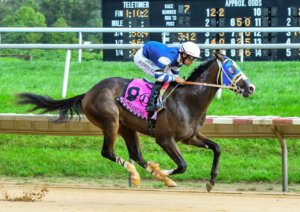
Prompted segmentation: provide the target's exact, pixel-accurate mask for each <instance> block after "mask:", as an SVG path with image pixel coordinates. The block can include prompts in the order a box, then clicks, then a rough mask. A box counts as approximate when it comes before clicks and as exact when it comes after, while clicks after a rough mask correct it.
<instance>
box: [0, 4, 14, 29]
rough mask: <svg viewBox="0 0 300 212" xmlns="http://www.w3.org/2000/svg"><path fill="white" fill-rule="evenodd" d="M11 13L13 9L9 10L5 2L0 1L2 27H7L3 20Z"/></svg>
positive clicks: (0, 24)
mask: <svg viewBox="0 0 300 212" xmlns="http://www.w3.org/2000/svg"><path fill="white" fill-rule="evenodd" d="M10 13H11V8H9V7H8V6H7V5H6V4H5V3H4V2H1V1H0V26H3V27H5V25H4V24H3V20H4V18H5V17H6V16H8V15H9V14H10Z"/></svg>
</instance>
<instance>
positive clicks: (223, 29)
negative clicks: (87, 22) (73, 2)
mask: <svg viewBox="0 0 300 212" xmlns="http://www.w3.org/2000/svg"><path fill="white" fill-rule="evenodd" d="M1 32H95V33H97V32H157V33H163V32H203V33H206V32H300V27H208V28H205V27H202V28H200V27H199V28H198V27H189V28H186V27H184V28H179V27H177V28H163V27H158V28H113V27H111V28H61V27H47V28H44V27H0V33H1Z"/></svg>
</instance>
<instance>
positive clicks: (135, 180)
mask: <svg viewBox="0 0 300 212" xmlns="http://www.w3.org/2000/svg"><path fill="white" fill-rule="evenodd" d="M130 179H131V182H132V184H133V185H134V186H135V187H139V186H140V184H141V178H140V176H139V175H137V176H132V177H131V178H130Z"/></svg>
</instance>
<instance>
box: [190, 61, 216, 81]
mask: <svg viewBox="0 0 300 212" xmlns="http://www.w3.org/2000/svg"><path fill="white" fill-rule="evenodd" d="M215 60H216V58H214V59H212V60H209V61H207V62H205V63H202V64H201V65H199V66H197V67H196V68H195V69H194V70H193V72H192V73H191V74H190V76H189V77H188V78H187V81H195V80H196V79H197V78H198V77H199V76H200V75H201V74H202V73H203V72H204V70H206V69H207V68H208V67H209V66H210V65H211V64H212V63H213V62H214V61H215Z"/></svg>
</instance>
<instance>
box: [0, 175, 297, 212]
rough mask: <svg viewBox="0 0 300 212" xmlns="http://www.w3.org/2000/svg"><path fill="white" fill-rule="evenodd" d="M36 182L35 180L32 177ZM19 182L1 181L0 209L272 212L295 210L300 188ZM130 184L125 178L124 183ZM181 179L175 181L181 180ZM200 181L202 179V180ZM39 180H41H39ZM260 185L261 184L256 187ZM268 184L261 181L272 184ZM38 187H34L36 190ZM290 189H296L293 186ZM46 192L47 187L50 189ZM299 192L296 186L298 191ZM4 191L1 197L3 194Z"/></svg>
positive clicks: (5, 211) (3, 211)
mask: <svg viewBox="0 0 300 212" xmlns="http://www.w3.org/2000/svg"><path fill="white" fill-rule="evenodd" d="M33 181H34V180H33ZM33 181H30V182H27V183H22V184H20V183H19V185H18V183H17V182H16V181H0V184H2V188H0V190H1V191H2V193H1V192H0V212H18V211H20V212H21V211H22V212H27V211H28V212H29V211H30V212H31V211H39V212H40V211H42V212H48V211H49V212H50V211H51V212H53V211H64V212H68V211H72V212H73V211H78V212H80V211H84V212H89V211H101V212H102V211H124V212H126V211H128V212H129V211H130V212H135V211H143V212H153V211H164V212H165V211H172V212H174V211H201V212H202V211H203V212H206V211H207V212H208V211H209V212H241V211H243V212H244V211H245V212H248V211H251V212H252V211H255V212H257V211H264V212H268V211H272V212H281V211H282V212H286V211H288V212H296V211H297V212H299V211H300V193H298V192H288V193H282V192H277V191H276V190H277V189H278V188H279V189H280V185H275V186H274V185H272V186H273V189H272V191H270V189H266V190H267V191H268V192H266V191H260V189H258V187H255V185H247V186H248V187H247V186H246V184H245V185H240V184H239V185H233V184H224V185H222V184H219V186H217V188H216V189H214V190H213V192H210V193H207V192H205V186H204V185H203V186H199V187H195V182H191V183H190V185H188V184H186V185H185V186H178V187H177V188H165V187H160V185H161V184H160V183H159V182H155V181H150V182H148V184H147V183H145V184H146V185H144V186H141V187H140V188H128V185H127V184H126V180H124V182H120V185H121V186H117V185H113V184H112V181H109V180H108V181H105V182H102V183H99V182H98V183H95V182H93V183H90V182H89V183H87V182H78V181H75V180H74V181H68V182H67V183H66V182H63V183H62V182H60V183H57V182H55V183H51V182H50V183H48V185H47V187H46V186H38V184H37V182H33ZM127 183H128V182H127ZM180 183H181V182H179V183H178V184H179V185H180ZM202 183H203V182H202ZM40 184H43V182H40ZM262 185H263V184H261V185H260V187H263V186H262ZM270 186H271V185H265V187H266V188H270ZM35 188H38V189H35ZM294 188H296V189H298V187H297V186H294ZM43 189H46V190H47V191H44V196H43V198H41V199H38V200H39V201H29V202H24V200H22V199H20V200H17V201H8V199H7V198H6V197H5V196H3V191H6V192H7V193H9V195H10V196H11V198H13V197H14V196H15V197H18V196H20V194H21V196H22V194H24V192H25V193H26V192H27V193H30V192H32V191H33V192H36V193H41V192H42V190H43ZM48 191H49V192H48ZM297 191H298V190H297ZM1 194H2V196H1Z"/></svg>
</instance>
